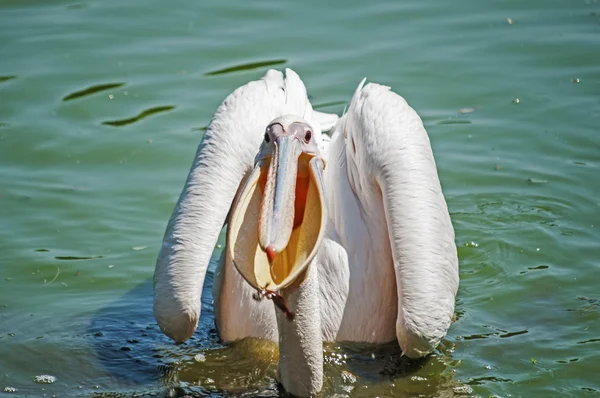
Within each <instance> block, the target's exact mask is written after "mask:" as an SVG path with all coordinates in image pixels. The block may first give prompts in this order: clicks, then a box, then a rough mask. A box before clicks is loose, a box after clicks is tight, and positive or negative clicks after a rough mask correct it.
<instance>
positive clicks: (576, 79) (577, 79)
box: [571, 77, 581, 83]
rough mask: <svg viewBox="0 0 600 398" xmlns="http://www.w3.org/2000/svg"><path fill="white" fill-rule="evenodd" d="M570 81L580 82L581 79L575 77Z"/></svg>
mask: <svg viewBox="0 0 600 398" xmlns="http://www.w3.org/2000/svg"><path fill="white" fill-rule="evenodd" d="M571 82H573V83H579V82H581V80H579V78H578V77H576V78H574V79H573V80H571Z"/></svg>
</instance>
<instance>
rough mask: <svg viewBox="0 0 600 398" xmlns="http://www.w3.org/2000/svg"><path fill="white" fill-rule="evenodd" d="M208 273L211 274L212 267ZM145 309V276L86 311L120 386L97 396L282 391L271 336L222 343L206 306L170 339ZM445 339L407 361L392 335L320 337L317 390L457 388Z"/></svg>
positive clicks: (367, 393)
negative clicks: (364, 340) (362, 340)
mask: <svg viewBox="0 0 600 398" xmlns="http://www.w3.org/2000/svg"><path fill="white" fill-rule="evenodd" d="M208 277H209V279H210V278H212V273H211V274H209V275H208ZM203 293H204V295H203V307H206V305H207V304H208V303H210V302H211V301H212V297H211V291H210V289H207V288H206V287H205V288H204V291H203ZM151 308H152V283H151V282H150V281H148V282H146V283H143V284H142V285H140V286H138V287H137V288H135V289H134V290H132V291H130V292H129V293H128V294H127V295H125V296H124V297H123V298H121V299H120V300H118V301H117V302H115V303H113V304H112V305H110V306H108V307H106V308H103V309H102V310H101V311H100V312H98V313H97V314H95V315H94V317H93V318H92V321H91V322H90V326H89V329H88V330H87V332H86V336H87V338H88V339H90V341H91V343H92V344H93V345H94V349H95V351H96V357H97V359H98V360H99V361H100V363H102V364H103V366H104V367H105V369H106V371H108V372H109V373H110V375H111V377H112V378H114V379H115V380H119V381H118V384H119V385H120V386H121V388H120V390H119V391H108V392H107V391H103V392H102V394H100V395H101V396H111V394H113V393H119V394H125V392H126V391H127V390H130V391H131V393H130V394H132V395H131V396H134V395H135V393H134V391H137V388H136V386H145V387H144V390H145V391H146V393H150V392H151V391H155V392H161V393H163V394H167V395H168V396H185V395H192V396H196V395H197V396H205V395H206V394H208V395H212V394H217V395H218V396H223V395H224V396H230V395H233V396H257V395H258V396H265V397H266V396H273V397H275V396H279V395H280V394H281V393H282V391H281V389H280V386H279V385H278V383H277V381H276V379H275V373H276V369H277V360H278V350H277V345H276V344H275V343H273V342H270V341H264V340H258V339H245V340H242V341H238V342H236V343H233V344H230V345H227V346H223V345H222V344H221V343H220V340H219V337H218V335H217V333H216V329H215V327H214V318H213V314H212V312H211V311H207V313H203V314H202V317H201V320H200V323H199V329H198V331H197V332H196V333H195V334H194V336H192V338H191V339H190V340H189V341H188V342H186V343H183V344H179V345H176V344H174V343H172V342H171V341H170V340H168V339H167V338H166V337H165V336H164V335H163V334H162V332H161V331H160V330H159V329H158V327H157V325H156V322H155V320H154V317H153V315H152V310H151ZM451 346H452V345H451V344H450V343H448V342H444V343H442V345H441V346H440V348H439V349H438V350H437V351H436V353H435V354H434V355H432V356H431V357H429V358H426V359H422V360H410V359H408V358H407V357H403V356H401V352H400V349H399V347H398V345H397V343H394V342H392V343H389V344H385V345H368V344H357V343H326V344H325V346H324V360H325V367H324V372H325V380H324V389H323V394H324V396H329V395H333V394H341V395H340V396H344V395H347V394H351V395H352V396H357V397H372V396H375V395H380V394H384V395H385V394H390V393H392V392H393V394H394V395H395V396H412V394H413V393H415V392H417V391H418V392H420V393H427V394H431V395H437V394H442V395H443V394H444V392H446V393H447V394H451V393H452V392H453V391H455V389H456V388H457V387H461V384H460V383H458V382H457V381H455V380H454V378H453V377H452V374H453V372H451V371H450V370H449V368H448V364H451V363H453V362H455V361H453V360H452V359H451V351H452V349H451V348H450V347H451ZM152 385H154V387H151V388H150V389H148V386H152ZM109 390H110V389H109ZM403 394H404V395H403ZM120 396H121V395H120ZM122 396H127V395H126V394H125V395H122Z"/></svg>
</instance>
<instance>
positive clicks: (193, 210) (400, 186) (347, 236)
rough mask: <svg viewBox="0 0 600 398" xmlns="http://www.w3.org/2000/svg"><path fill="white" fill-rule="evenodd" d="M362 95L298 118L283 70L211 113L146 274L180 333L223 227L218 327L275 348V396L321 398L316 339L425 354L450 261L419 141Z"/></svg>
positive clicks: (444, 322)
mask: <svg viewBox="0 0 600 398" xmlns="http://www.w3.org/2000/svg"><path fill="white" fill-rule="evenodd" d="M364 83H365V81H364V80H363V81H362V82H361V83H360V84H359V86H358V88H357V89H356V91H355V93H354V95H353V97H352V100H351V102H350V105H349V107H348V109H347V112H346V113H345V114H344V115H342V117H340V118H338V116H337V115H330V114H325V113H321V112H317V111H315V110H313V109H312V106H311V104H310V102H309V100H308V97H307V94H306V88H305V86H304V83H303V82H302V80H300V78H299V77H298V75H297V74H296V73H295V72H294V71H292V70H290V69H287V70H286V74H285V76H284V74H283V73H281V72H278V71H275V70H270V71H269V72H268V73H267V74H266V75H265V76H264V77H263V78H262V79H261V80H258V81H253V82H250V83H248V84H246V85H245V86H242V87H240V88H238V89H237V90H235V91H234V92H233V93H232V94H230V95H229V96H228V97H227V98H226V99H225V101H224V102H223V103H222V104H221V106H220V107H219V108H218V109H217V112H216V113H215V115H214V118H213V120H212V122H211V124H210V126H209V128H208V130H207V132H206V134H205V136H204V138H203V140H202V142H201V144H200V146H199V148H198V151H197V153H196V156H195V158H194V162H193V164H192V167H191V170H190V173H189V175H188V178H187V181H186V183H185V186H184V188H183V191H182V193H181V196H180V198H179V201H178V202H177V205H176V206H175V209H174V211H173V215H172V216H171V219H170V221H169V223H168V226H167V229H166V232H165V235H164V239H163V244H162V247H161V250H160V253H159V256H158V259H157V262H156V269H155V274H154V314H155V316H156V319H157V321H158V324H159V326H160V328H161V330H162V331H163V332H164V333H165V334H166V335H167V336H169V337H170V338H172V339H173V340H175V341H176V342H182V341H185V340H187V339H188V338H189V337H190V336H191V335H192V333H193V332H194V330H195V328H196V326H197V322H198V319H199V317H200V295H201V292H202V286H203V284H204V277H205V274H206V270H207V267H208V264H209V261H210V258H211V255H212V253H213V250H214V247H215V245H216V242H217V239H218V235H219V233H220V231H221V229H222V227H223V226H224V225H227V243H226V247H225V250H224V251H223V253H222V255H221V258H220V261H219V265H218V268H217V271H216V274H215V280H214V286H213V296H214V300H215V322H216V325H217V330H218V332H219V335H220V337H221V338H222V340H223V341H225V342H232V341H235V340H239V339H243V338H247V337H254V338H262V339H268V340H273V341H275V342H278V344H279V350H280V354H279V364H278V371H277V377H278V380H279V381H280V382H281V384H282V385H283V387H284V388H285V389H286V390H287V391H288V392H289V393H291V394H293V395H297V396H308V395H311V394H315V393H317V392H319V391H320V390H321V387H322V384H323V353H322V345H323V341H355V342H369V343H386V342H390V341H393V340H396V341H397V342H398V344H399V345H400V347H401V349H402V352H403V353H404V354H405V355H407V356H409V357H411V358H417V357H421V356H425V355H427V354H429V353H430V352H431V351H432V350H433V349H434V348H435V347H436V346H437V345H438V344H439V342H440V340H441V339H442V338H443V337H444V336H445V335H446V333H447V330H448V327H449V326H450V323H451V319H452V316H453V313H454V302H455V296H456V292H457V289H458V260H457V254H456V246H455V243H454V230H453V228H452V224H451V221H450V216H449V214H448V209H447V206H446V201H445V199H444V196H443V193H442V189H441V186H440V182H439V178H438V174H437V169H436V165H435V160H434V157H433V154H432V150H431V145H430V142H429V138H428V136H427V132H426V131H425V128H424V127H423V123H422V121H421V119H420V118H419V116H418V115H417V113H416V112H415V111H414V110H413V109H412V108H411V107H410V106H409V105H408V104H407V103H406V101H405V100H404V99H403V98H402V97H400V96H399V95H397V94H396V93H394V92H392V91H391V90H390V89H389V87H385V86H381V85H378V84H373V83H370V84H367V85H365V84H364ZM324 131H330V135H326V134H325V133H323V132H324Z"/></svg>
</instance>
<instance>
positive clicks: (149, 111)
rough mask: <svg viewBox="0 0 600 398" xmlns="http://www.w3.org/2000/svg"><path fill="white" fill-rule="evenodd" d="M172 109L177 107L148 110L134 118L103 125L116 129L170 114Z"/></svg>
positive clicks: (111, 121) (107, 122)
mask: <svg viewBox="0 0 600 398" xmlns="http://www.w3.org/2000/svg"><path fill="white" fill-rule="evenodd" d="M172 109H175V107H174V106H172V105H165V106H156V107H154V108H150V109H146V110H145V111H143V112H140V113H139V114H137V115H136V116H134V117H130V118H128V119H119V120H109V121H106V122H102V124H105V125H108V126H115V127H120V126H126V125H128V124H131V123H135V122H138V121H140V120H142V119H144V118H145V117H148V116H150V115H153V114H155V113H161V112H168V111H170V110H172Z"/></svg>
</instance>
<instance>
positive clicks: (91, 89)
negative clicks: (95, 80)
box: [63, 83, 125, 101]
mask: <svg viewBox="0 0 600 398" xmlns="http://www.w3.org/2000/svg"><path fill="white" fill-rule="evenodd" d="M123 85H125V83H106V84H96V85H93V86H90V87H86V88H84V89H83V90H79V91H75V92H73V93H71V94H69V95H66V96H65V97H64V98H63V101H70V100H72V99H76V98H81V97H85V96H87V95H92V94H96V93H98V92H100V91H106V90H110V89H111V88H117V87H121V86H123Z"/></svg>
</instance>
